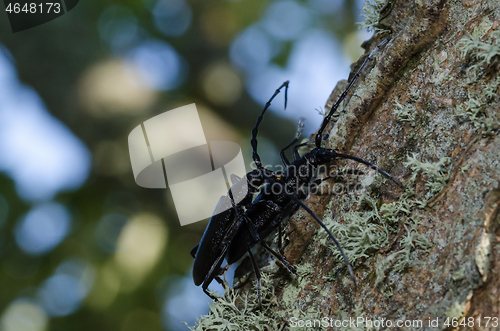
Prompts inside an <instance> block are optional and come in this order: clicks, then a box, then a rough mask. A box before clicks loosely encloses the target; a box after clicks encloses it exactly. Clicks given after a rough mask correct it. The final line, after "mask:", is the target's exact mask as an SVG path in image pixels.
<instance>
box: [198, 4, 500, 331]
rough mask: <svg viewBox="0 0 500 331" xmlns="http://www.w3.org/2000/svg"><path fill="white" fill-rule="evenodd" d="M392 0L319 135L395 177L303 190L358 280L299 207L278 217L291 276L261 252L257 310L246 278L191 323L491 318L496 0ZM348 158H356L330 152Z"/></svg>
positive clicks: (497, 309)
mask: <svg viewBox="0 0 500 331" xmlns="http://www.w3.org/2000/svg"><path fill="white" fill-rule="evenodd" d="M391 3H392V6H391V5H389V6H390V7H391V8H387V6H386V7H385V8H384V16H385V17H384V18H383V19H382V20H381V21H380V22H379V23H380V26H382V27H383V28H384V29H386V30H391V31H392V32H391V33H386V34H381V35H379V36H376V37H374V38H373V39H372V40H370V41H368V42H366V43H365V45H364V46H365V48H366V53H365V54H366V55H367V54H369V53H370V52H371V50H373V48H374V47H375V46H376V45H377V44H378V43H379V42H380V41H381V40H382V39H384V38H385V37H388V36H390V37H392V40H391V42H390V43H389V44H388V45H387V46H386V47H385V49H384V50H383V51H381V52H380V53H378V54H377V56H376V58H375V59H374V61H372V62H373V64H372V65H371V66H369V67H368V68H366V70H365V71H364V75H363V76H364V77H361V79H360V80H359V81H358V83H357V84H356V86H355V89H354V91H353V93H351V94H350V97H349V101H348V104H347V105H346V107H345V113H343V114H341V116H339V118H338V120H337V122H336V123H332V124H331V125H330V128H327V130H326V131H325V132H328V131H330V137H331V138H330V140H329V141H328V142H327V144H326V147H328V148H335V149H338V150H341V151H342V152H344V153H348V154H351V155H356V156H359V157H361V158H363V159H365V160H368V161H370V162H373V163H375V164H377V165H378V166H380V167H381V168H382V169H385V170H387V171H388V172H389V173H391V174H392V175H393V176H396V177H397V178H399V179H400V180H401V181H402V182H403V183H404V184H405V188H403V189H401V188H398V187H397V186H395V185H393V184H392V183H390V182H389V181H386V180H383V178H381V177H380V176H379V175H376V174H368V175H367V176H366V177H364V179H360V178H351V179H348V178H346V179H345V181H344V182H343V184H344V191H343V192H342V193H341V194H331V193H330V194H326V195H325V194H323V195H313V196H311V197H310V198H309V199H308V201H307V204H308V205H309V206H310V207H311V208H312V209H313V211H314V212H315V213H316V214H317V215H318V216H320V218H322V219H323V220H324V222H325V223H326V224H327V226H328V227H329V228H330V229H332V232H334V234H335V235H336V236H337V237H338V239H339V241H340V242H341V244H342V246H343V247H344V249H345V251H346V253H347V255H348V257H349V260H350V261H351V263H352V264H353V267H354V269H355V274H356V279H357V282H358V285H357V288H355V287H354V284H353V282H352V280H351V279H350V277H349V273H348V272H347V268H346V266H345V263H344V262H343V261H342V259H341V258H340V257H339V254H338V251H337V249H336V248H335V247H334V245H333V244H332V243H331V242H330V241H329V240H328V239H327V236H326V233H324V231H322V230H321V229H319V228H318V226H317V225H316V224H315V223H314V222H313V220H312V218H311V217H310V216H308V215H307V214H306V213H305V212H303V211H298V212H297V213H296V214H295V215H294V216H293V217H292V218H291V219H290V220H289V222H288V226H287V230H286V232H287V242H288V245H287V247H286V248H285V255H286V258H287V259H288V261H289V262H290V263H291V264H292V265H295V266H297V268H298V272H299V274H300V276H299V278H298V279H294V278H293V277H291V276H289V275H287V272H286V271H284V268H283V267H282V266H278V264H277V263H276V262H274V261H271V262H270V263H269V265H268V266H267V267H263V270H264V271H263V273H264V280H263V295H264V299H265V300H264V304H263V306H262V307H261V309H260V310H252V303H254V302H255V296H254V294H252V292H255V282H254V281H253V282H251V283H250V284H249V285H248V286H246V287H245V288H243V289H242V290H240V291H237V292H233V291H229V292H230V293H226V295H225V296H224V300H226V301H224V300H222V301H221V302H220V303H217V304H216V305H214V306H213V307H212V309H213V310H214V311H219V313H220V314H221V318H220V319H217V318H214V314H213V313H212V314H211V315H208V316H207V317H206V318H204V319H203V320H201V321H200V324H199V325H198V327H199V328H204V329H212V328H214V329H215V326H217V325H219V326H221V325H222V324H224V323H225V325H226V326H227V328H228V329H231V328H234V329H238V327H237V325H238V326H239V327H244V328H247V327H250V328H252V329H294V330H295V329H300V328H292V327H293V326H294V324H293V323H292V321H296V322H298V321H299V320H291V318H292V317H296V318H299V319H301V320H303V321H304V323H307V322H306V320H321V319H322V318H324V317H328V323H331V320H330V319H333V321H334V320H340V321H342V320H349V317H351V318H354V319H356V318H358V317H363V318H367V319H371V320H372V321H373V322H374V321H376V320H378V321H380V320H382V319H386V320H391V322H392V323H396V321H398V320H401V321H411V322H412V321H413V320H417V321H422V325H418V324H413V325H411V326H410V325H406V326H404V325H403V326H402V327H401V328H400V329H405V330H424V329H425V330H427V329H428V330H438V329H439V330H441V329H443V330H444V329H449V330H452V329H453V330H455V329H457V330H496V329H499V328H500V324H499V323H500V321H499V320H498V318H500V212H499V211H500V188H499V185H498V184H499V180H500V137H499V136H498V129H499V118H500V97H499V86H500V77H499V74H498V69H499V62H500V32H499V31H500V26H499V25H500V8H499V6H498V3H497V1H494V0H490V1H477V0H464V1H446V0H431V1H427V0H425V1H424V0H414V1H392V2H391ZM488 45H490V46H488ZM365 57H366V56H365ZM363 60H364V58H361V59H360V60H359V61H358V63H357V64H355V65H354V66H353V73H354V72H355V71H356V69H357V67H359V66H360V65H361V63H362V61H363ZM344 87H345V82H341V83H339V86H338V87H337V88H336V89H335V90H334V92H333V93H332V96H331V98H330V100H329V101H328V102H327V109H328V106H330V107H331V104H332V101H334V100H336V98H337V97H338V95H339V94H340V92H341V91H342V90H343V89H344ZM344 165H349V166H350V167H357V168H358V169H362V167H361V166H358V165H356V164H355V163H354V162H352V161H349V162H344V161H341V162H338V164H337V166H344ZM365 169H366V168H365ZM371 181H373V182H372V183H371V185H369V186H366V188H362V189H357V190H349V189H348V188H349V187H352V186H353V185H351V186H349V185H348V184H349V183H351V184H352V182H354V183H360V182H361V183H364V184H367V183H369V182H371ZM337 188H338V187H337ZM346 188H347V189H346ZM266 291H267V292H266ZM231 302H232V304H233V305H234V307H232V306H231ZM245 304H247V305H249V306H245ZM227 307H230V308H227ZM462 317H465V320H464V321H465V322H462V324H465V326H464V325H460V322H459V321H460V319H461V318H462ZM488 317H493V318H494V317H496V318H497V320H496V322H497V324H496V327H495V323H494V321H495V320H494V319H493V320H489V325H488V326H486V322H487V321H488V319H487V318H488ZM447 318H449V319H448V321H449V323H450V325H448V326H447V325H445V324H444V323H445V322H446V320H447ZM453 318H455V320H453ZM436 319H439V320H438V321H439V324H438V325H435V324H432V325H429V321H435V320H436ZM323 321H324V320H323ZM454 321H458V324H457V327H454V325H453V322H454ZM471 321H473V322H471ZM407 323H409V322H407ZM479 323H481V324H479ZM316 325H318V324H316ZM384 325H385V326H383V325H382V324H380V323H379V324H375V325H373V327H370V326H369V325H366V324H357V325H356V326H355V327H353V325H352V324H349V325H344V327H334V329H360V330H361V329H374V330H375V329H386V328H387V323H385V324H384ZM304 326H307V324H305V325H304ZM393 327H395V325H394V324H393ZM320 328H321V327H320ZM323 329H324V328H323ZM327 329H333V328H331V327H328V328H327Z"/></svg>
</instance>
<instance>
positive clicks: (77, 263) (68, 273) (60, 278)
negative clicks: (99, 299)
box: [38, 259, 95, 316]
mask: <svg viewBox="0 0 500 331" xmlns="http://www.w3.org/2000/svg"><path fill="white" fill-rule="evenodd" d="M94 273H95V272H94V269H93V267H92V266H91V265H90V264H89V263H87V262H85V261H83V260H78V259H73V260H68V261H65V262H63V263H61V264H60V265H59V267H58V268H57V270H56V272H55V274H54V275H53V276H51V277H50V278H48V279H47V280H46V281H45V282H43V283H42V285H40V288H39V290H38V299H39V301H40V302H41V304H42V306H43V307H44V309H45V311H46V312H47V313H48V314H49V315H50V316H66V315H69V314H72V313H74V312H76V311H77V310H78V309H79V308H80V307H81V305H82V302H83V300H84V299H85V297H86V296H87V293H88V292H89V290H90V289H91V287H92V284H93V282H94Z"/></svg>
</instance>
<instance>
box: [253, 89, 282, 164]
mask: <svg viewBox="0 0 500 331" xmlns="http://www.w3.org/2000/svg"><path fill="white" fill-rule="evenodd" d="M288 84H289V81H286V82H284V83H283V84H281V86H280V87H279V88H278V89H277V90H276V91H275V92H274V94H273V96H272V97H271V98H270V99H269V101H267V102H266V105H265V106H264V109H262V112H261V113H260V116H259V118H257V123H255V126H254V128H253V129H252V140H251V141H250V143H251V144H252V149H253V152H252V158H253V161H254V162H255V165H256V166H257V168H259V169H262V162H260V156H259V154H257V133H258V132H259V125H260V122H262V119H263V118H264V113H265V112H266V110H267V109H268V108H269V106H271V102H272V101H273V100H274V98H275V97H276V96H277V95H278V94H279V93H280V91H281V89H282V88H283V87H284V88H285V109H286V104H287V102H288Z"/></svg>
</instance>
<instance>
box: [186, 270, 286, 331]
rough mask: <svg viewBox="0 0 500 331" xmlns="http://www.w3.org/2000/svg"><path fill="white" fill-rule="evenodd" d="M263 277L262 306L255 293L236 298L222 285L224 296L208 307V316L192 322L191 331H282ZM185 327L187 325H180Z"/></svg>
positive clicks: (235, 294)
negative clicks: (194, 322) (193, 323)
mask: <svg viewBox="0 0 500 331" xmlns="http://www.w3.org/2000/svg"><path fill="white" fill-rule="evenodd" d="M269 284H270V279H269V276H268V275H267V274H266V273H263V274H262V295H263V298H262V304H261V305H260V306H259V304H258V301H257V294H256V291H249V292H248V293H243V294H240V293H239V292H237V291H236V290H234V289H232V288H230V287H229V286H228V284H227V283H226V288H227V289H226V291H225V292H224V295H223V296H221V297H219V298H218V299H217V300H215V301H214V303H212V304H210V312H209V313H208V314H207V315H204V316H201V318H199V319H197V320H196V324H195V325H194V326H193V327H190V326H188V328H189V329H190V330H191V331H202V330H221V331H223V330H227V331H230V330H262V331H265V330H283V329H284V328H285V326H286V322H285V321H284V320H282V319H279V318H277V317H276V316H275V314H274V311H273V307H275V306H277V302H276V296H275V293H274V287H273V286H270V285H269ZM184 324H186V325H187V323H184Z"/></svg>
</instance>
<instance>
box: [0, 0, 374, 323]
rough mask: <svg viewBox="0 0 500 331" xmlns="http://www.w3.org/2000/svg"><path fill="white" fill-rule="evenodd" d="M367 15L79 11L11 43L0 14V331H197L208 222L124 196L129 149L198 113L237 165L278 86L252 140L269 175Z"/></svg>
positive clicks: (350, 50) (290, 8)
mask: <svg viewBox="0 0 500 331" xmlns="http://www.w3.org/2000/svg"><path fill="white" fill-rule="evenodd" d="M363 3H364V1H347V0H344V1H341V0H335V1H334V0H308V1H294V0H282V1H262V0H252V1H250V0H233V1H223V0H218V1H214V0H203V1H202V0H189V1H188V0H127V1H116V2H111V1H96V0H86V1H80V3H79V4H78V5H77V6H76V7H75V8H74V9H73V10H71V11H70V12H68V13H67V14H65V15H63V16H62V17H60V18H57V19H55V20H53V21H51V22H48V23H46V24H43V25H41V26H38V27H34V28H32V29H29V30H25V31H22V32H18V33H15V34H14V33H12V31H11V29H10V27H9V25H8V20H7V15H6V13H5V12H4V13H2V14H0V16H1V19H0V330H2V331H25V330H26V331H28V330H29V331H42V330H72V331H73V330H82V331H83V330H84V331H88V330H123V331H129V330H130V331H132V330H133V331H140V330H148V331H156V330H187V327H186V326H185V325H183V324H182V323H181V321H185V322H187V323H188V324H189V325H193V324H194V322H195V319H196V318H197V317H199V316H200V315H201V314H204V313H206V312H207V311H208V302H209V301H210V299H209V298H208V297H207V296H205V294H203V292H202V289H201V288H198V287H195V286H194V284H193V281H192V278H191V266H192V258H191V256H190V255H189V251H190V249H191V248H192V247H193V246H194V245H195V244H197V243H198V241H199V240H200V238H201V235H202V234H203V231H204V228H205V226H206V223H207V221H203V222H198V223H195V224H191V225H188V226H184V227H181V226H180V225H179V221H178V218H177V214H176V211H175V209H174V208H173V202H172V197H171V194H170V192H169V190H168V189H167V190H155V189H145V188H142V187H139V186H137V185H136V184H135V182H134V178H133V174H132V170H131V166H130V160H129V155H128V146H127V137H128V134H129V133H130V131H131V130H132V129H133V128H134V127H136V126H137V125H139V124H140V123H142V122H144V121H145V120H147V119H148V118H151V117H153V116H155V115H157V114H160V113H162V112H165V111H167V110H170V109H174V108H176V107H179V106H183V105H186V104H189V103H193V102H194V103H196V105H197V108H198V111H199V114H200V117H201V121H202V124H203V128H204V131H205V135H206V138H207V140H226V141H233V142H236V143H238V144H239V145H240V146H241V147H242V149H243V151H244V156H245V161H246V162H247V165H248V162H250V161H251V158H250V157H249V155H250V153H249V146H250V130H251V129H252V127H253V125H254V124H255V121H256V119H257V116H258V114H259V112H260V110H261V109H262V106H263V105H264V103H265V102H266V101H267V99H268V98H269V97H270V96H271V95H272V93H273V92H274V90H275V89H276V88H277V87H279V86H280V85H281V83H282V82H283V81H285V80H290V90H289V102H288V104H289V107H288V108H287V110H286V111H283V97H282V96H280V97H277V98H276V100H275V101H274V104H273V108H272V112H270V113H268V114H267V115H266V118H265V120H264V121H263V124H262V126H261V130H260V131H259V152H260V154H261V157H262V159H263V160H264V162H265V163H266V164H275V163H276V162H277V163H279V159H278V158H277V155H278V154H277V153H278V151H279V148H280V147H281V146H284V145H285V144H286V143H287V142H288V141H289V140H290V139H291V137H292V136H293V134H294V132H295V125H296V122H297V121H298V119H299V118H300V117H305V118H306V134H310V133H312V132H313V131H315V130H316V129H317V127H318V125H319V123H320V122H321V120H322V117H321V116H320V115H319V113H318V111H317V110H319V109H320V108H321V107H323V106H324V103H325V102H326V100H327V98H328V96H329V94H330V92H331V91H332V89H333V88H334V87H335V84H336V83H337V81H338V80H340V79H346V78H347V75H348V73H349V64H350V63H351V62H353V61H355V60H356V59H357V58H358V56H359V55H360V54H361V51H362V50H361V48H360V47H359V45H360V44H361V43H362V41H363V40H366V39H368V38H369V36H370V35H369V34H368V33H367V32H363V31H358V29H357V26H356V25H355V22H357V21H362V20H363V19H362V17H360V14H361V13H362V12H361V10H360V9H361V7H362V6H363ZM195 207H196V206H193V208H195ZM214 289H216V288H215V287H214Z"/></svg>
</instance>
